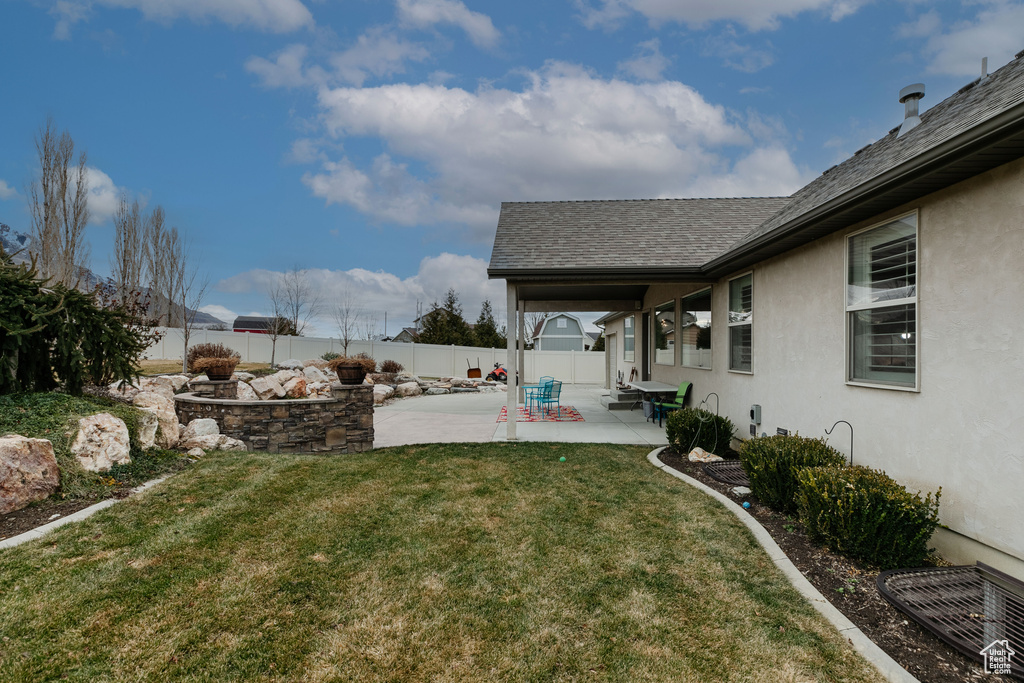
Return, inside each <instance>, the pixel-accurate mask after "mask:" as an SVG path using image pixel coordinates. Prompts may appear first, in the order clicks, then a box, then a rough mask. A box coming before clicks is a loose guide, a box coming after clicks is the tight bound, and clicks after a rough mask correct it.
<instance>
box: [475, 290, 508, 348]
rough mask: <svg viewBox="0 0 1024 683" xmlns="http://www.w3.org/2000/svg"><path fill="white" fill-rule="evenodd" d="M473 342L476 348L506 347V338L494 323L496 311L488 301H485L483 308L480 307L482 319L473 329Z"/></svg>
mask: <svg viewBox="0 0 1024 683" xmlns="http://www.w3.org/2000/svg"><path fill="white" fill-rule="evenodd" d="M473 340H474V341H473V345H474V346H482V347H484V348H486V349H500V348H504V347H505V344H506V342H505V337H504V335H502V334H501V333H499V332H498V326H497V324H496V323H495V322H494V311H493V310H492V309H491V302H490V301H488V300H487V299H484V303H483V306H481V307H480V317H479V318H477V319H476V326H475V327H474V328H473Z"/></svg>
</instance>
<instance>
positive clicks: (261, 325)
mask: <svg viewBox="0 0 1024 683" xmlns="http://www.w3.org/2000/svg"><path fill="white" fill-rule="evenodd" d="M273 322H274V319H273V318H266V317H263V316H259V315H240V316H238V317H237V318H235V322H234V323H233V324H232V325H231V330H232V331H233V332H256V333H258V334H269V333H270V325H271V323H273Z"/></svg>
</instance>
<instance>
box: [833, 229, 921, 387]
mask: <svg viewBox="0 0 1024 683" xmlns="http://www.w3.org/2000/svg"><path fill="white" fill-rule="evenodd" d="M848 250H849V251H848V270H847V296H846V302H847V305H846V308H847V315H848V316H849V371H848V373H847V374H848V377H847V379H848V380H849V381H851V382H864V383H870V384H881V385H893V386H899V387H911V388H916V387H917V215H916V214H911V215H909V216H904V217H903V218H900V219H898V220H895V221H892V222H891V223H887V224H885V225H882V226H878V227H876V228H872V229H869V230H866V231H864V232H860V233H857V234H855V235H851V236H850V238H849V242H848Z"/></svg>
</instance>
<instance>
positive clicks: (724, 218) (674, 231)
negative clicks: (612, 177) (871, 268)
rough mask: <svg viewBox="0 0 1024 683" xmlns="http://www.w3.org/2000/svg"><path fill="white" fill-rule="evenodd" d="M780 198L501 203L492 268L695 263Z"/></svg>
mask: <svg viewBox="0 0 1024 683" xmlns="http://www.w3.org/2000/svg"><path fill="white" fill-rule="evenodd" d="M788 201H789V199H788V198H787V197H741V198H730V199H625V200H611V201H579V202H505V203H502V205H501V215H500V217H499V218H498V230H497V234H496V235H495V238H494V250H493V252H492V253H491V264H490V268H491V269H492V270H502V269H522V268H527V269H533V268H538V269H553V270H558V269H602V268H629V267H635V268H640V269H643V268H686V267H699V266H700V265H701V264H703V263H705V262H706V261H707V260H709V259H711V258H713V257H715V256H717V255H719V254H720V253H721V252H723V251H724V250H725V249H726V248H727V247H729V246H730V245H731V244H733V243H735V242H736V241H737V240H738V239H740V238H741V237H743V236H744V235H746V234H748V233H749V232H750V231H751V230H752V229H753V228H755V227H756V226H758V225H760V224H761V223H763V222H764V221H765V219H767V218H768V217H770V216H772V215H774V214H776V213H777V212H778V211H779V210H780V209H781V208H782V207H783V206H784V205H785V204H786V202H788Z"/></svg>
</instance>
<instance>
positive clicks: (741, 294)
mask: <svg viewBox="0 0 1024 683" xmlns="http://www.w3.org/2000/svg"><path fill="white" fill-rule="evenodd" d="M753 322H754V274H753V273H747V274H746V275H741V276H740V277H738V278H736V279H735V280H730V281H729V369H730V370H735V371H737V372H751V371H752V370H753V355H754V343H753V341H754V340H753V336H754V334H753Z"/></svg>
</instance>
